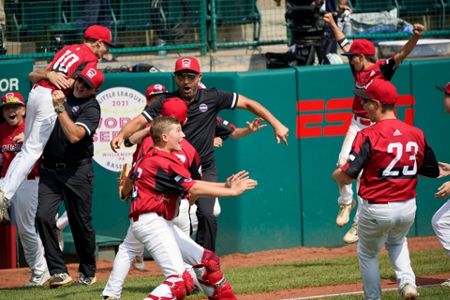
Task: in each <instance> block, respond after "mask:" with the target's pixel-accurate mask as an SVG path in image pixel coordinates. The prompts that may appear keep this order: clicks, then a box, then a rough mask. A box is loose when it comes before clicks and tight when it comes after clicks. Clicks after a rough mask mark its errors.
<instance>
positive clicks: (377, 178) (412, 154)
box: [333, 78, 439, 300]
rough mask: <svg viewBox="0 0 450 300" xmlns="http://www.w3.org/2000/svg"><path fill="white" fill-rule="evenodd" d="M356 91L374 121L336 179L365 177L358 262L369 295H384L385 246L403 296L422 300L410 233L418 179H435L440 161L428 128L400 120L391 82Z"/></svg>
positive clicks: (342, 181)
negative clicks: (382, 254)
mask: <svg viewBox="0 0 450 300" xmlns="http://www.w3.org/2000/svg"><path fill="white" fill-rule="evenodd" d="M354 92H355V95H357V96H359V97H360V98H361V99H363V107H364V109H365V110H366V111H367V113H368V117H369V119H370V120H371V121H372V122H374V123H375V124H374V125H372V126H370V127H367V128H365V129H363V130H361V131H359V132H358V133H357V134H356V137H355V140H354V142H353V145H352V147H351V155H350V156H351V159H348V160H347V162H346V163H345V164H344V165H342V166H338V168H337V169H336V170H335V171H334V172H333V178H334V179H335V180H336V181H337V182H338V183H340V184H349V183H351V182H352V181H354V180H356V178H358V177H361V180H360V187H359V190H358V196H359V197H360V198H361V199H362V203H361V204H360V218H359V228H358V233H359V241H358V260H359V265H360V270H361V277H362V282H363V289H364V294H365V299H381V296H382V295H381V288H380V271H379V267H378V266H379V261H378V258H379V252H380V250H381V248H383V246H385V247H386V250H387V252H388V255H389V257H390V259H391V263H392V266H393V269H394V270H395V275H396V279H397V283H398V290H399V291H400V294H401V296H402V298H403V299H411V300H417V299H419V295H418V293H417V288H416V277H415V274H414V271H413V269H412V267H411V261H410V257H409V251H408V243H407V238H406V235H407V234H408V232H409V230H410V228H411V226H412V225H413V223H414V219H415V215H416V209H417V207H416V186H417V180H418V179H417V178H418V176H419V174H420V175H422V176H427V177H431V178H436V177H437V176H438V175H439V167H438V163H437V161H436V157H435V155H434V152H433V150H432V148H431V147H430V146H429V144H428V143H427V141H426V138H425V135H424V133H423V131H422V130H420V129H418V128H416V127H414V126H411V125H408V124H406V123H404V122H402V121H401V120H399V119H397V117H396V114H395V103H396V102H397V97H398V94H397V90H396V88H395V87H394V85H393V84H392V83H391V82H389V81H387V80H384V79H382V78H374V79H372V80H371V81H370V82H368V83H367V84H366V87H364V88H362V89H355V91H354Z"/></svg>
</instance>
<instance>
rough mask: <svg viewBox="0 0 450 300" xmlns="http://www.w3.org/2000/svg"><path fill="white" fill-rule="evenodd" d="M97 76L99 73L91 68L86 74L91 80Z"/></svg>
mask: <svg viewBox="0 0 450 300" xmlns="http://www.w3.org/2000/svg"><path fill="white" fill-rule="evenodd" d="M95 75H97V71H95V69H92V68H91V69H89V70H88V71H87V72H86V76H88V77H89V78H93V77H94V76H95Z"/></svg>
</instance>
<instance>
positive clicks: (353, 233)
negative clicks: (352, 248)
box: [342, 223, 359, 244]
mask: <svg viewBox="0 0 450 300" xmlns="http://www.w3.org/2000/svg"><path fill="white" fill-rule="evenodd" d="M342 240H343V241H344V242H346V243H347V244H353V243H356V242H357V241H358V240H359V237H358V223H353V225H352V227H350V229H349V230H348V231H347V233H346V234H345V235H344V237H343V238H342Z"/></svg>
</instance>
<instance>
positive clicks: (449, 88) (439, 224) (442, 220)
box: [431, 82, 450, 286]
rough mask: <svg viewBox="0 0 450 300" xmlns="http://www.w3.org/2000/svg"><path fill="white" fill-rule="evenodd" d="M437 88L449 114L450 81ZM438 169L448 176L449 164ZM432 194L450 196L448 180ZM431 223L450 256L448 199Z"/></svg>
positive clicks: (448, 282) (449, 201)
mask: <svg viewBox="0 0 450 300" xmlns="http://www.w3.org/2000/svg"><path fill="white" fill-rule="evenodd" d="M437 88H438V89H439V90H440V91H442V92H444V107H445V111H446V112H447V113H448V114H450V82H449V83H447V85H446V86H445V87H439V86H438V87H437ZM439 171H440V174H439V177H444V176H450V164H448V163H444V162H439ZM434 196H435V197H436V198H438V199H447V198H448V197H449V196H450V181H447V182H444V183H443V184H442V185H441V186H439V188H438V189H437V191H436V193H435V194H434ZM431 224H432V225H433V230H434V232H435V233H436V235H437V237H438V238H439V241H440V242H441V245H442V247H443V248H444V249H445V251H446V252H447V255H449V256H450V199H448V200H447V202H445V203H444V205H442V206H441V208H439V209H438V210H437V211H436V213H435V214H434V215H433V218H432V219H431ZM441 285H442V286H450V279H447V280H446V281H444V282H443V283H442V284H441Z"/></svg>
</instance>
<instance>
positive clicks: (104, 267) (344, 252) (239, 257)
mask: <svg viewBox="0 0 450 300" xmlns="http://www.w3.org/2000/svg"><path fill="white" fill-rule="evenodd" d="M408 244H409V248H410V250H412V251H413V250H422V249H433V248H439V247H440V244H439V242H438V240H437V239H436V237H420V238H411V239H408ZM355 255H356V245H350V246H345V247H339V248H303V247H300V248H293V249H283V250H271V251H262V252H257V253H251V254H231V255H225V256H222V257H221V261H222V265H223V267H224V268H225V269H226V268H232V267H243V266H259V265H275V264H280V263H288V262H292V261H300V260H302V261H303V260H311V259H323V258H331V257H342V256H355ZM145 266H146V269H147V270H146V271H143V272H141V271H136V270H132V271H131V272H130V274H129V276H131V277H134V276H140V277H142V276H152V275H159V274H161V273H160V272H159V270H158V268H157V267H156V265H155V264H154V263H153V262H152V261H146V262H145ZM68 267H69V272H70V274H71V275H73V276H74V277H77V268H78V265H77V264H69V266H68ZM111 267H112V262H110V261H103V260H102V261H98V263H97V277H98V278H99V279H107V277H108V275H109V272H110V271H111ZM30 276H31V272H30V270H29V269H27V268H21V269H8V270H0V278H1V280H0V288H11V287H20V286H22V285H23V284H24V283H25V282H26V281H27V280H28V279H29V278H30ZM446 278H450V273H448V274H438V275H433V276H427V277H420V278H417V283H418V284H419V285H424V284H438V283H440V282H442V280H443V279H446ZM382 285H383V288H394V287H395V286H396V283H395V282H393V281H391V280H383V283H382ZM361 290H362V287H361V283H355V284H346V285H339V286H322V287H315V288H305V289H292V290H284V291H279V292H272V293H266V294H253V295H241V296H239V299H242V300H250V299H259V300H264V299H267V300H269V299H283V298H294V297H311V296H317V295H324V294H330V293H347V292H355V291H361Z"/></svg>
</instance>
